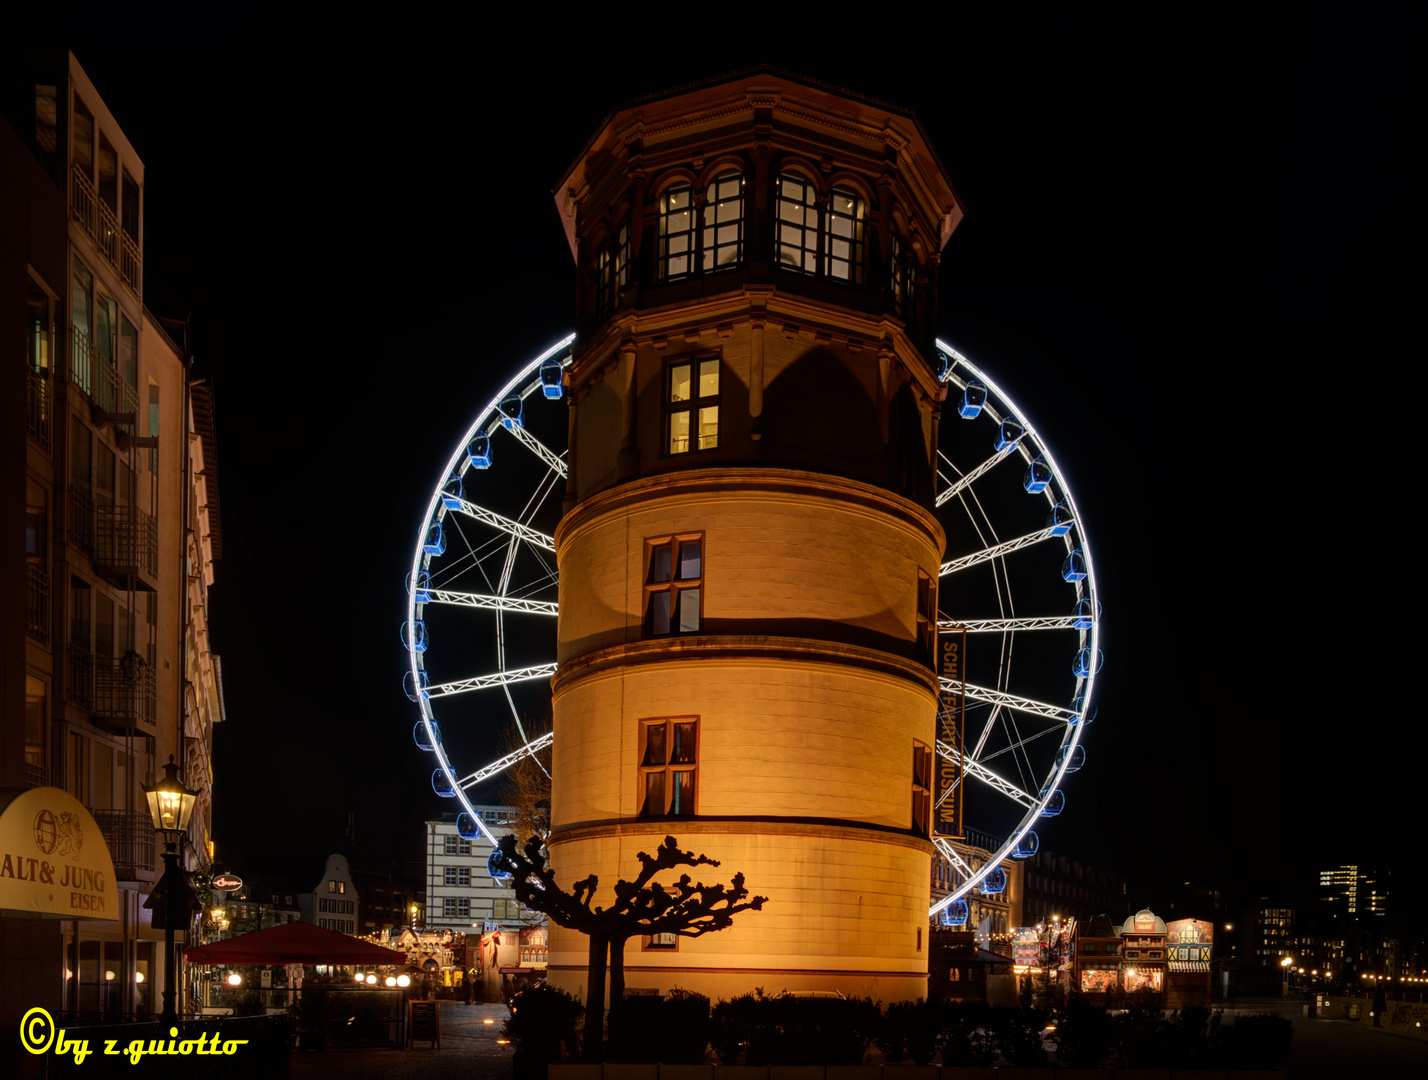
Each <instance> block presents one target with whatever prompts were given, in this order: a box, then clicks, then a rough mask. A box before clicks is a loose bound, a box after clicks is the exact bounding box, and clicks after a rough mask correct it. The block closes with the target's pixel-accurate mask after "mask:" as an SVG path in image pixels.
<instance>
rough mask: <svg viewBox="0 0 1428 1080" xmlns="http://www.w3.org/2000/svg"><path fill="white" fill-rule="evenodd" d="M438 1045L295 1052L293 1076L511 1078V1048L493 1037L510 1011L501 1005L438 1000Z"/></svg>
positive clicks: (331, 1079) (320, 1079)
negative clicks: (467, 1003)
mask: <svg viewBox="0 0 1428 1080" xmlns="http://www.w3.org/2000/svg"><path fill="white" fill-rule="evenodd" d="M439 1015H440V1016H441V1047H440V1049H437V1050H432V1049H428V1048H427V1047H428V1044H427V1043H417V1044H416V1046H415V1047H412V1048H410V1049H407V1050H324V1051H322V1052H320V1053H306V1054H304V1053H295V1054H293V1056H292V1073H293V1080H366V1078H369V1077H370V1078H372V1080H378V1078H380V1080H416V1078H423V1080H425V1078H428V1077H430V1078H432V1080H443V1078H445V1077H452V1078H458V1077H459V1078H460V1080H511V1048H510V1047H509V1046H501V1045H500V1044H498V1043H497V1042H496V1040H497V1039H499V1038H501V1025H502V1024H504V1023H505V1022H506V1019H507V1017H509V1016H510V1012H509V1011H508V1010H507V1009H506V1007H505V1006H504V1005H464V1004H462V1003H461V1002H459V1001H443V1002H441V1003H440V1014H439Z"/></svg>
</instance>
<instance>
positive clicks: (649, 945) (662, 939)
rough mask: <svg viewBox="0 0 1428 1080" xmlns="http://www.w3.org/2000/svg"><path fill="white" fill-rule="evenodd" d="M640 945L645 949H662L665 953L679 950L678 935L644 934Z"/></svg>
mask: <svg viewBox="0 0 1428 1080" xmlns="http://www.w3.org/2000/svg"><path fill="white" fill-rule="evenodd" d="M642 944H643V946H644V948H646V949H662V950H664V951H665V952H677V951H678V950H679V935H678V934H646V935H645V937H644V939H643V941H642Z"/></svg>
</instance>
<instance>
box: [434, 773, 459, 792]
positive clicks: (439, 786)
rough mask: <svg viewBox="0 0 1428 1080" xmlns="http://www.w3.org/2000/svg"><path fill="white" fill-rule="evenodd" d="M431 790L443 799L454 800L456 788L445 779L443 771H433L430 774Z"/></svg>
mask: <svg viewBox="0 0 1428 1080" xmlns="http://www.w3.org/2000/svg"><path fill="white" fill-rule="evenodd" d="M431 790H432V791H434V792H436V793H437V794H438V795H440V796H441V797H442V798H443V799H454V798H456V788H454V787H453V786H452V784H451V781H450V780H448V779H447V778H446V770H445V769H435V770H433V771H432V774H431Z"/></svg>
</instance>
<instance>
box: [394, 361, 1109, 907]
mask: <svg viewBox="0 0 1428 1080" xmlns="http://www.w3.org/2000/svg"><path fill="white" fill-rule="evenodd" d="M574 337H575V335H574V334H571V335H568V336H567V337H565V338H563V339H561V340H560V341H559V342H557V343H556V344H555V345H553V346H551V347H550V348H549V349H547V350H546V351H545V352H543V353H541V354H540V355H539V356H537V357H536V358H535V359H534V360H532V361H531V362H530V363H529V364H527V365H526V366H525V367H524V368H522V369H521V370H520V371H519V372H518V373H517V374H516V375H515V377H514V378H512V379H511V381H510V382H508V383H507V384H506V386H505V387H504V388H502V389H501V390H500V391H499V392H498V393H497V394H496V396H495V397H493V398H492V399H491V401H490V402H488V403H487V405H486V407H485V408H484V409H482V410H481V411H480V412H479V413H478V414H477V418H476V420H475V422H473V423H472V425H471V427H470V428H469V429H468V430H467V432H466V435H465V437H464V438H463V439H462V441H461V442H460V444H458V446H457V448H456V450H455V452H454V453H453V454H452V457H451V459H450V460H449V461H448V463H447V465H446V468H445V469H444V470H443V471H442V472H441V474H440V475H439V476H438V478H437V482H436V486H435V488H434V490H433V493H432V497H431V500H430V502H429V503H428V505H427V510H426V514H425V516H424V517H423V518H422V521H421V524H420V527H419V529H418V534H417V544H416V548H415V552H414V554H413V558H412V566H411V577H410V579H409V580H410V581H411V582H412V584H413V587H412V588H411V589H410V590H409V595H408V600H407V619H408V622H410V623H415V621H416V619H417V607H418V604H417V600H416V589H415V582H416V581H417V575H418V573H419V572H420V571H421V570H422V569H423V567H424V565H425V564H426V563H427V562H428V561H429V559H430V558H431V556H429V555H428V554H427V553H426V552H425V550H424V542H425V538H426V533H427V529H428V528H429V526H430V524H431V522H433V521H441V520H443V519H444V518H445V516H446V513H447V509H448V508H447V505H446V502H445V500H444V498H443V487H444V485H445V484H446V482H447V480H448V478H449V477H451V475H452V474H453V473H461V474H464V473H465V471H466V464H467V462H466V461H465V460H464V458H465V456H466V453H467V448H468V447H469V445H470V444H471V442H472V440H473V439H474V438H475V437H476V435H477V434H478V433H480V432H482V431H488V432H489V431H493V430H494V429H495V427H496V426H498V425H499V423H500V415H501V414H500V411H499V406H500V404H501V402H502V401H503V400H505V399H506V398H507V397H509V396H510V395H511V394H513V393H515V392H516V391H517V390H518V389H520V388H521V387H522V384H523V383H525V382H526V381H527V380H529V379H530V378H531V377H532V375H533V374H535V375H537V376H538V374H539V371H540V368H541V365H542V364H544V363H545V362H546V361H548V360H549V359H550V358H551V357H553V356H556V355H557V354H559V353H561V352H562V351H565V350H568V349H569V347H570V345H571V343H572V342H573V340H574ZM936 347H937V349H938V350H939V351H940V352H942V353H943V354H944V355H945V356H946V357H947V359H948V360H949V363H948V366H947V368H946V371H945V372H944V381H947V380H950V378H951V375H952V372H953V370H954V369H955V368H957V367H961V368H964V369H965V370H966V371H967V372H968V373H969V376H970V377H971V378H974V379H977V380H978V381H980V382H981V383H982V384H983V385H985V386H986V388H987V390H988V392H989V394H991V395H994V396H995V403H996V408H1001V409H1004V410H1005V412H1006V413H1007V414H1009V415H1010V416H1012V417H1014V418H1015V420H1016V422H1017V423H1018V424H1020V425H1021V428H1022V432H1023V434H1022V436H1021V438H1020V439H1019V440H1018V442H1017V443H1016V444H1014V445H1013V446H1011V447H1008V448H1007V449H1006V451H1005V452H1004V453H1003V452H999V453H998V454H997V455H996V456H995V459H994V461H993V462H992V463H995V461H999V460H1000V459H1001V458H1002V457H1005V456H1009V455H1010V454H1011V453H1012V452H1016V453H1018V454H1020V456H1021V457H1022V458H1023V459H1024V460H1026V461H1031V460H1032V455H1031V454H1030V453H1029V452H1028V450H1027V447H1028V446H1030V445H1035V446H1036V447H1037V455H1036V456H1038V457H1040V458H1041V459H1042V460H1043V461H1044V462H1045V463H1046V465H1047V467H1048V468H1049V469H1050V471H1051V474H1052V480H1053V481H1054V485H1055V487H1054V491H1055V493H1056V494H1058V495H1059V496H1060V498H1061V499H1062V500H1063V501H1064V502H1065V503H1066V506H1067V509H1068V510H1069V512H1070V514H1071V521H1072V526H1071V530H1070V531H1068V532H1067V533H1066V534H1065V536H1064V540H1063V542H1064V543H1065V545H1066V547H1067V550H1068V552H1069V551H1071V550H1073V548H1074V547H1075V546H1076V542H1079V548H1080V550H1081V554H1082V559H1083V561H1084V565H1085V571H1086V576H1085V579H1084V585H1082V584H1081V583H1077V585H1078V588H1077V593H1078V596H1079V595H1081V594H1083V590H1084V595H1085V596H1087V597H1089V598H1090V599H1091V613H1090V616H1089V619H1090V627H1089V630H1087V629H1081V630H1080V632H1079V640H1080V643H1081V647H1082V648H1086V647H1089V649H1090V650H1091V655H1092V656H1093V657H1094V656H1097V655H1099V640H1100V616H1099V611H1098V607H1099V602H1098V601H1097V599H1096V592H1097V590H1096V584H1095V569H1094V564H1093V561H1092V559H1091V551H1090V543H1089V541H1088V540H1087V538H1086V534H1085V530H1084V527H1083V524H1082V521H1081V516H1080V512H1079V510H1078V508H1077V506H1076V503H1075V498H1074V495H1073V494H1072V491H1071V488H1070V485H1069V484H1067V483H1066V480H1065V477H1064V476H1063V474H1062V472H1061V468H1060V466H1059V465H1058V464H1057V463H1056V460H1055V457H1054V455H1052V453H1051V451H1050V449H1049V448H1048V447H1047V446H1046V444H1045V442H1044V441H1043V440H1042V438H1041V436H1040V435H1039V434H1038V433H1037V431H1036V429H1035V427H1034V426H1033V425H1032V424H1031V422H1030V421H1029V420H1028V419H1027V418H1026V416H1025V414H1024V413H1022V411H1021V410H1020V409H1019V408H1018V407H1017V405H1016V403H1015V402H1014V401H1013V400H1011V399H1010V398H1009V397H1008V396H1007V395H1006V394H1004V393H1003V392H1002V390H1001V388H1000V387H999V386H998V385H997V384H996V383H995V381H993V380H992V379H990V378H988V376H987V375H986V374H985V372H983V371H982V370H981V369H980V368H978V367H977V366H976V365H975V364H973V363H972V362H971V361H970V360H968V359H967V358H966V357H965V356H964V355H963V354H962V353H961V352H959V351H958V350H957V349H955V348H953V347H952V346H950V345H948V344H947V343H946V342H944V341H942V340H940V339H939V340H938V341H937V342H936ZM537 385H538V383H531V384H530V385H528V386H526V387H525V388H524V392H523V394H522V396H527V395H528V394H530V393H532V392H533V391H534V390H535V389H536V386H537ZM996 408H994V409H993V410H992V412H991V414H990V415H993V416H995V415H996ZM520 434H525V433H524V432H520V433H518V436H517V437H518V439H519V441H521V442H522V443H525V444H526V445H527V446H528V448H529V449H531V450H532V452H534V453H535V454H536V455H537V456H538V457H540V458H541V459H542V460H543V461H545V462H546V464H547V466H548V467H550V468H554V469H556V470H557V471H558V472H563V470H561V469H560V467H559V466H560V464H561V463H560V462H557V463H556V464H554V465H552V464H551V462H550V460H549V458H550V456H551V454H552V453H553V452H551V451H549V450H548V448H546V447H544V446H543V445H541V444H539V443H538V441H537V440H534V438H533V437H531V438H530V439H526V438H520V437H519V436H520ZM533 442H534V443H535V445H531V444H532V443H533ZM939 453H940V451H939ZM987 464H988V463H984V466H985V465H987ZM981 471H982V467H978V470H977V473H978V474H980V473H981ZM976 479H977V476H973V475H969V476H967V477H965V478H964V482H965V484H966V485H967V486H970V485H971V483H973V482H974V481H975V480H976ZM1048 490H1050V487H1049V485H1048ZM1047 498H1048V500H1050V501H1052V502H1053V505H1054V500H1052V499H1051V496H1050V495H1048V496H1047ZM487 513H490V512H487ZM524 531H529V530H524ZM512 535H513V536H515V537H516V538H517V539H519V538H520V537H521V533H519V532H514V533H513V534H512ZM1073 535H1074V537H1075V541H1076V542H1073V539H1072V537H1073ZM1022 539H1025V538H1022ZM1008 543H1016V541H1010V542H1008ZM1002 546H1006V545H1002ZM437 591H440V590H437ZM453 595H454V594H453ZM993 621H995V620H993ZM1003 621H1005V620H1003ZM1039 621H1040V622H1042V623H1047V624H1050V623H1051V622H1060V620H1053V619H1041V620H1039ZM1048 628H1052V627H1049V626H1048ZM1054 628H1057V629H1064V628H1066V627H1064V626H1057V627H1054ZM420 655H421V654H420V653H419V652H417V651H415V650H409V662H410V671H411V673H412V679H413V681H414V685H415V686H416V687H418V688H420V685H421V682H420V680H421V674H422V672H423V671H424V667H423V665H422V662H421V660H420ZM502 674H505V673H502ZM512 674H516V673H512ZM1095 677H1096V666H1095V664H1094V663H1093V664H1092V665H1091V667H1090V669H1089V670H1088V672H1087V674H1086V675H1084V676H1082V675H1078V676H1077V681H1076V697H1077V698H1078V699H1079V700H1080V701H1081V706H1080V709H1079V712H1077V711H1075V710H1071V709H1066V710H1061V709H1058V708H1056V707H1054V706H1045V705H1041V703H1030V704H1033V705H1040V708H1039V709H1036V710H1033V711H1036V712H1039V713H1042V714H1043V715H1048V716H1049V717H1050V718H1052V719H1058V720H1061V721H1062V722H1064V723H1065V724H1066V726H1067V728H1068V729H1069V737H1067V736H1063V741H1062V742H1061V744H1060V747H1059V749H1058V755H1059V757H1058V763H1057V765H1056V766H1055V767H1054V769H1053V771H1052V773H1051V775H1050V777H1049V779H1047V780H1046V781H1045V782H1044V784H1043V787H1042V789H1041V791H1040V793H1039V794H1038V795H1036V796H1034V797H1033V796H1030V795H1029V794H1028V793H1026V792H1021V791H1020V789H1016V790H1017V791H1018V793H1020V794H1021V795H1025V796H1027V798H1026V799H1025V800H1024V799H1020V798H1015V797H1013V796H1010V795H1007V794H1006V791H1005V790H1003V791H1002V792H1001V793H1002V794H1003V796H1004V797H1006V798H1008V799H1010V800H1011V801H1013V802H1015V803H1017V804H1018V805H1021V806H1023V807H1024V808H1026V810H1027V813H1026V814H1025V816H1024V817H1023V819H1022V822H1021V824H1020V825H1018V826H1017V827H1016V828H1015V829H1014V830H1013V831H1012V833H1011V834H1010V835H1009V836H1008V838H1007V839H1006V840H1005V842H1004V843H1003V845H1002V846H1001V847H1000V848H999V850H998V851H996V852H995V853H993V854H992V855H991V856H990V857H989V858H987V859H986V861H985V862H984V863H983V865H982V867H981V868H980V869H975V870H974V869H973V868H972V867H971V866H970V865H969V864H968V863H967V862H966V861H965V860H964V859H963V858H962V857H961V856H960V855H958V854H957V853H956V852H955V850H954V849H953V848H952V847H951V845H950V844H949V843H947V842H946V841H945V840H944V841H939V842H938V843H937V847H938V849H939V851H940V853H941V854H942V855H943V857H945V858H947V859H948V861H950V862H951V863H952V864H953V865H954V866H956V867H957V868H959V869H960V870H961V871H962V873H963V874H964V875H965V877H966V880H965V881H963V882H962V883H961V884H960V885H959V886H958V887H956V888H955V889H954V890H953V892H952V893H951V894H950V895H948V896H946V897H944V898H943V899H942V900H940V901H938V902H937V903H936V904H933V905H932V907H931V908H930V911H929V914H930V915H936V914H937V913H938V912H939V911H941V910H943V909H944V908H946V907H947V906H948V905H950V904H951V903H952V902H953V901H955V900H958V899H960V898H961V897H963V896H964V895H966V894H967V893H968V892H970V891H971V890H972V889H973V888H975V887H976V886H977V885H978V884H980V882H981V879H982V877H983V876H984V875H985V874H986V873H987V872H988V868H991V867H995V866H997V865H999V864H1000V863H1001V862H1002V861H1003V860H1005V859H1007V858H1008V857H1010V856H1011V855H1012V854H1013V853H1014V852H1015V851H1016V850H1017V849H1018V847H1019V846H1020V844H1021V842H1022V840H1023V839H1024V838H1025V837H1026V835H1027V834H1028V833H1029V832H1031V829H1032V826H1033V824H1034V823H1035V822H1036V820H1037V819H1038V818H1039V817H1040V816H1041V813H1042V811H1043V810H1045V808H1046V806H1047V804H1048V803H1049V801H1050V800H1051V798H1052V796H1053V794H1054V793H1055V792H1056V790H1057V789H1058V787H1059V785H1060V784H1061V782H1062V780H1063V779H1064V777H1065V775H1066V773H1067V772H1068V770H1069V768H1070V765H1071V763H1072V760H1073V755H1074V751H1075V749H1076V747H1077V746H1078V745H1079V743H1080V739H1081V735H1082V730H1083V728H1084V726H1085V725H1084V720H1085V717H1086V714H1087V711H1088V710H1089V709H1090V708H1092V707H1093V705H1092V691H1093V688H1094V685H1095ZM487 680H490V681H491V682H492V684H493V685H494V684H496V683H499V682H501V681H502V680H501V677H500V676H490V677H486V678H485V679H478V680H458V681H459V682H473V683H474V682H482V683H484V682H486V681H487ZM998 681H1000V680H998ZM995 693H997V694H999V695H1000V696H1002V697H1006V698H1008V699H1010V697H1011V696H1010V695H1004V694H1000V692H999V691H997V692H995ZM969 696H971V695H969ZM417 698H418V701H417V704H418V707H419V709H420V712H421V721H420V722H421V724H422V725H423V727H424V728H425V733H426V736H427V738H428V740H429V741H430V743H431V746H432V750H433V752H434V753H435V755H436V759H437V763H438V765H439V768H440V771H441V772H442V774H443V775H444V778H445V780H446V782H447V783H448V784H449V785H450V787H451V789H452V793H453V795H454V797H455V798H456V799H457V800H458V802H459V803H460V805H461V807H462V809H464V810H465V811H466V813H468V814H469V815H470V816H471V818H472V820H473V821H474V822H475V823H476V825H477V827H478V829H479V830H480V832H481V833H482V834H483V835H484V836H485V837H486V839H487V840H489V841H490V842H491V843H492V844H495V843H496V838H495V836H494V834H492V832H491V831H490V830H489V829H488V828H487V827H486V823H485V822H484V821H483V820H482V819H481V817H480V815H479V814H477V813H476V811H475V810H474V808H473V807H472V805H471V802H470V799H469V798H468V796H467V794H466V786H465V785H466V784H467V782H468V781H471V780H472V779H473V778H476V777H480V778H485V777H487V776H488V775H493V774H494V772H495V771H496V766H495V765H493V766H489V767H487V768H486V769H483V770H478V771H477V772H476V773H473V774H471V776H470V777H466V778H464V779H458V776H457V773H456V770H455V769H454V768H453V767H452V764H451V760H450V758H449V757H448V755H447V752H446V748H445V746H444V745H443V743H442V741H441V738H440V736H439V734H438V729H437V727H436V719H435V716H434V714H433V712H432V708H431V701H430V698H429V697H428V696H427V695H426V694H423V693H420V692H418V694H417ZM982 700H989V699H986V698H983V699H982ZM1048 710H1049V711H1048ZM1052 714H1055V715H1052ZM1047 730H1048V731H1049V730H1051V729H1047ZM1045 733H1046V732H1040V733H1037V735H1035V736H1032V737H1033V738H1035V737H1039V736H1040V735H1041V734H1045ZM536 742H539V743H540V744H541V745H548V743H549V736H546V737H545V738H544V739H542V740H536ZM534 745H535V744H534V743H532V744H529V745H528V746H527V747H525V748H523V750H524V751H525V752H530V750H531V748H532V746H534ZM520 756H522V751H516V752H514V753H513V754H510V755H507V757H506V758H503V759H502V761H503V762H506V763H509V761H513V760H515V759H517V758H519V757H520ZM974 760H976V763H977V764H979V765H980V764H981V763H980V761H979V760H977V759H974ZM498 764H499V763H498ZM981 771H982V772H985V773H987V774H988V775H991V776H995V773H994V772H993V770H990V769H987V768H986V767H985V766H983V767H982V769H981ZM968 772H969V773H974V772H975V770H968ZM978 778H979V779H982V780H983V782H987V781H986V778H985V777H980V776H979V777H978ZM992 786H993V788H994V789H996V788H997V787H998V785H996V784H993V785H992ZM1001 786H1003V787H1006V788H1015V785H1012V784H1011V783H1010V781H1005V780H1004V781H1002V785H1001Z"/></svg>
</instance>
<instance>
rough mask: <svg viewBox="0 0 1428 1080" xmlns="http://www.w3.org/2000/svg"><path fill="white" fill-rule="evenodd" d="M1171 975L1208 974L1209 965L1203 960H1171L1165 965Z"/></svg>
mask: <svg viewBox="0 0 1428 1080" xmlns="http://www.w3.org/2000/svg"><path fill="white" fill-rule="evenodd" d="M1166 967H1167V968H1168V969H1169V971H1170V973H1171V974H1172V975H1183V974H1193V975H1208V974H1209V973H1210V965H1209V964H1207V963H1206V962H1205V961H1204V960H1172V961H1170V963H1169V964H1167V965H1166Z"/></svg>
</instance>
